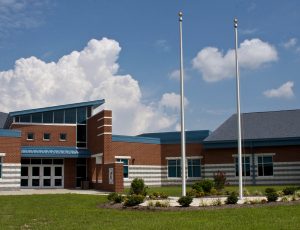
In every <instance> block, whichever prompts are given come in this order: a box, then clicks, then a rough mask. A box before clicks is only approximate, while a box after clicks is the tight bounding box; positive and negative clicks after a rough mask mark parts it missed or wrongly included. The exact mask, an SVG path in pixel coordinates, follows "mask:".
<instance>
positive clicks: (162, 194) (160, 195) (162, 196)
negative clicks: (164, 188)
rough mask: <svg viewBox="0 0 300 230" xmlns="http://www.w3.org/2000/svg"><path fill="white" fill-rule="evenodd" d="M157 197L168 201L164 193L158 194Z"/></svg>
mask: <svg viewBox="0 0 300 230" xmlns="http://www.w3.org/2000/svg"><path fill="white" fill-rule="evenodd" d="M159 197H160V198H161V199H168V197H169V196H168V195H167V194H166V193H164V192H161V193H160V194H159Z"/></svg>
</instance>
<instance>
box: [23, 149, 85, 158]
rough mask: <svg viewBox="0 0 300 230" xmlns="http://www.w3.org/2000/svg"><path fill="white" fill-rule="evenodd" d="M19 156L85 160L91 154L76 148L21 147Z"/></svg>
mask: <svg viewBox="0 0 300 230" xmlns="http://www.w3.org/2000/svg"><path fill="white" fill-rule="evenodd" d="M21 156H22V157H28V158H87V157H90V156H91V153H90V152H89V150H87V149H79V148H76V147H58V146H57V147H53V146H23V147H22V148H21Z"/></svg>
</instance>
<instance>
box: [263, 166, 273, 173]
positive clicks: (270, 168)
mask: <svg viewBox="0 0 300 230" xmlns="http://www.w3.org/2000/svg"><path fill="white" fill-rule="evenodd" d="M264 173H265V176H273V165H272V164H265V167H264Z"/></svg>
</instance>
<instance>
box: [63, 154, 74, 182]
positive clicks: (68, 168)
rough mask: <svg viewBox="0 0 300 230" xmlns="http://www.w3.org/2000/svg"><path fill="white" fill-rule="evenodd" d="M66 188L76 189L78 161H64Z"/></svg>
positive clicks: (68, 159) (71, 159)
mask: <svg viewBox="0 0 300 230" xmlns="http://www.w3.org/2000/svg"><path fill="white" fill-rule="evenodd" d="M64 187H65V188H75V187H76V159H73V158H66V159H65V160H64Z"/></svg>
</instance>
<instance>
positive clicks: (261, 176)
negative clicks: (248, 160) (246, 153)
mask: <svg viewBox="0 0 300 230" xmlns="http://www.w3.org/2000/svg"><path fill="white" fill-rule="evenodd" d="M274 155H275V154H259V155H257V156H256V163H257V177H259V178H263V177H273V176H274V159H273V156H274ZM265 157H271V160H272V162H271V164H272V175H265V167H266V165H267V164H270V163H268V162H264V158H265ZM259 158H262V162H261V163H259ZM260 166H262V172H263V175H259V172H260V170H259V167H260Z"/></svg>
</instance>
